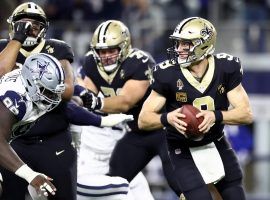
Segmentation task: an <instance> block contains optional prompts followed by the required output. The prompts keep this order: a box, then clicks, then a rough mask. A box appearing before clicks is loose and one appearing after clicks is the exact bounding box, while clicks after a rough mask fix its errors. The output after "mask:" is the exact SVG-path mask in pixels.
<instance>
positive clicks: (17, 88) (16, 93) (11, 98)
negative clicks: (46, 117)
mask: <svg viewBox="0 0 270 200" xmlns="http://www.w3.org/2000/svg"><path fill="white" fill-rule="evenodd" d="M0 101H1V102H2V103H3V104H4V105H5V106H6V107H7V108H8V109H9V110H10V111H11V112H12V113H13V114H14V115H15V116H16V118H17V119H18V122H17V123H15V124H14V125H13V127H12V132H14V131H15V130H16V129H18V128H20V127H22V126H23V125H26V124H29V123H31V122H33V121H35V120H36V119H38V118H39V117H40V116H42V115H43V114H45V113H46V111H43V110H40V109H38V107H37V106H35V104H34V103H33V102H32V101H31V99H30V97H29V95H28V94H27V91H26V89H25V87H24V86H23V82H22V76H21V69H16V70H13V71H11V72H9V73H7V74H5V75H4V76H2V77H1V79H0ZM26 127H27V126H24V129H23V131H21V133H26V131H27V130H25V128H26ZM17 136H19V135H13V134H12V136H11V138H12V139H13V138H14V137H17Z"/></svg>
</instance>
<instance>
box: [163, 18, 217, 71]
mask: <svg viewBox="0 0 270 200" xmlns="http://www.w3.org/2000/svg"><path fill="white" fill-rule="evenodd" d="M216 37H217V32H216V29H215V27H214V26H213V24H211V23H210V22H209V21H208V20H206V19H203V18H200V17H190V18H187V19H185V20H183V21H181V22H180V23H179V24H178V25H177V26H176V28H175V30H174V32H173V34H172V35H171V36H170V39H171V40H173V46H172V47H171V48H168V49H167V53H168V57H169V60H170V62H172V63H175V64H179V65H180V66H181V67H188V66H190V65H191V64H192V63H195V62H198V61H200V60H202V59H204V58H205V57H207V56H208V55H212V54H213V53H214V51H215V45H216ZM180 41H186V42H189V43H190V44H191V45H192V46H191V47H190V48H189V51H188V57H187V58H186V59H181V58H180V56H179V53H178V52H177V48H178V45H179V42H180Z"/></svg>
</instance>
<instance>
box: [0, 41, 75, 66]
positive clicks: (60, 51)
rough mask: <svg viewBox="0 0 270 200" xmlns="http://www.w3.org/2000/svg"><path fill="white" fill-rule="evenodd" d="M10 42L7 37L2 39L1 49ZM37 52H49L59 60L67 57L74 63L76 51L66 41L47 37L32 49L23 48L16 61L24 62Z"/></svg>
mask: <svg viewBox="0 0 270 200" xmlns="http://www.w3.org/2000/svg"><path fill="white" fill-rule="evenodd" d="M8 42H9V40H7V39H2V40H0V51H2V50H3V49H4V48H5V47H6V46H7V44H8ZM35 53H47V54H50V55H52V56H54V57H56V58H57V59H58V60H62V59H67V60H68V61H69V62H70V63H72V62H73V59H74V53H73V51H72V49H71V47H70V46H69V45H68V44H67V43H66V42H64V41H61V40H55V39H45V40H43V41H42V42H40V43H39V45H38V46H36V47H35V48H34V49H32V50H29V51H27V50H25V49H23V48H21V49H20V52H19V54H18V57H17V61H16V62H17V63H21V64H23V63H24V61H25V59H26V58H27V57H28V56H30V55H32V54H35Z"/></svg>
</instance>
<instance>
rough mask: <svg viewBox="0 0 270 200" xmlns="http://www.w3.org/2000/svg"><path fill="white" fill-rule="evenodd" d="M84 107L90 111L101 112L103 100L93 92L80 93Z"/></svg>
mask: <svg viewBox="0 0 270 200" xmlns="http://www.w3.org/2000/svg"><path fill="white" fill-rule="evenodd" d="M80 97H81V99H82V101H83V106H84V107H86V108H87V109H88V110H90V111H92V110H100V109H102V107H103V99H102V98H100V97H98V96H96V95H95V94H94V93H93V92H91V91H88V90H85V91H83V92H81V93H80Z"/></svg>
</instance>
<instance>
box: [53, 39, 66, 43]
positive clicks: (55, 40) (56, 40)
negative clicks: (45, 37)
mask: <svg viewBox="0 0 270 200" xmlns="http://www.w3.org/2000/svg"><path fill="white" fill-rule="evenodd" d="M49 40H51V41H53V42H59V43H65V44H67V43H66V42H65V41H64V40H58V39H49Z"/></svg>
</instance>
